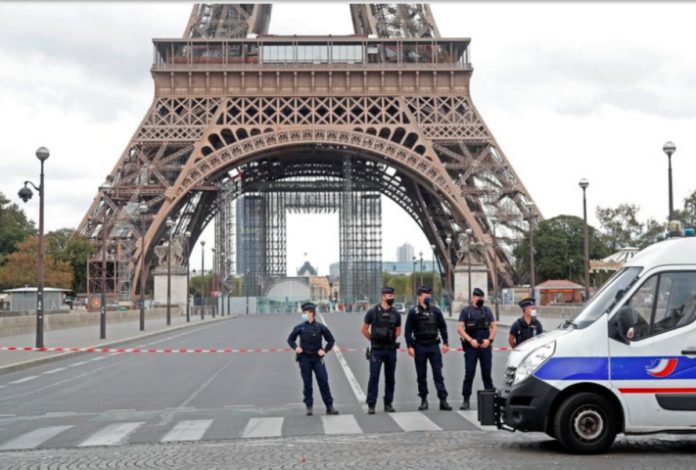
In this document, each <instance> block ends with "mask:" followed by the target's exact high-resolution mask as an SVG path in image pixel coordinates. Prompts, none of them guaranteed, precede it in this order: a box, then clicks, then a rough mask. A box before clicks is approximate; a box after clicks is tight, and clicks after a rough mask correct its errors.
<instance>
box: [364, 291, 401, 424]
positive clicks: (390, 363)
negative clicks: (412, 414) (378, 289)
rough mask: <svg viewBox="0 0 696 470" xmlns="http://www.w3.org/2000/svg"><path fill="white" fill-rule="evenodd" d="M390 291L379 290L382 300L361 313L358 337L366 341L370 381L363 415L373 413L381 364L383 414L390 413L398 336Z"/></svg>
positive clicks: (398, 321)
mask: <svg viewBox="0 0 696 470" xmlns="http://www.w3.org/2000/svg"><path fill="white" fill-rule="evenodd" d="M393 304H394V289H392V288H391V287H385V288H384V289H382V300H381V302H380V303H379V305H375V306H374V307H372V308H371V309H370V310H368V311H367V313H366V314H365V321H364V323H363V326H362V334H363V336H365V338H367V339H368V340H369V341H370V346H371V347H370V350H368V351H369V353H368V355H367V356H368V359H369V360H370V380H369V382H368V384H367V412H368V414H371V415H373V414H375V405H376V404H377V393H378V390H379V375H380V370H381V369H382V363H383V362H384V411H386V412H388V413H393V412H394V407H393V406H392V401H393V400H394V383H395V379H394V372H395V371H396V350H397V348H398V347H399V343H397V342H396V340H397V339H398V338H399V335H400V334H401V315H399V313H398V312H397V311H396V310H395V309H394V307H392V305H393Z"/></svg>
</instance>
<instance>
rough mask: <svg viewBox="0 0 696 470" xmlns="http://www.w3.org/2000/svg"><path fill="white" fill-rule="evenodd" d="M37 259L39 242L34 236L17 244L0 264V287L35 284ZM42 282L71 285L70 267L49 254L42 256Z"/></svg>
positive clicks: (51, 285) (66, 287)
mask: <svg viewBox="0 0 696 470" xmlns="http://www.w3.org/2000/svg"><path fill="white" fill-rule="evenodd" d="M38 261H39V242H38V238H37V237H36V236H32V237H30V238H29V239H28V240H27V241H24V242H21V243H19V244H18V245H17V250H16V251H14V252H13V253H10V254H9V255H7V258H6V260H5V264H3V265H2V266H0V289H10V288H13V287H24V286H36V280H37V269H38ZM44 284H45V285H46V286H47V287H60V288H63V289H70V288H71V287H72V268H71V267H70V264H69V263H67V262H65V261H58V260H56V259H55V258H54V257H53V256H51V255H50V254H48V253H46V255H45V257H44Z"/></svg>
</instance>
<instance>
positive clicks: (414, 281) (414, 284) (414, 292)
mask: <svg viewBox="0 0 696 470" xmlns="http://www.w3.org/2000/svg"><path fill="white" fill-rule="evenodd" d="M412 259H413V274H412V276H413V298H414V299H415V298H416V257H415V256H413V258H412Z"/></svg>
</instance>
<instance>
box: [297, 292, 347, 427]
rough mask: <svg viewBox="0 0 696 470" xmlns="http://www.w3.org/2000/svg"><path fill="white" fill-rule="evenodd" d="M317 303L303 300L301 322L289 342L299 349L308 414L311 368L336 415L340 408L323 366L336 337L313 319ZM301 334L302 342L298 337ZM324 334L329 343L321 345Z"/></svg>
mask: <svg viewBox="0 0 696 470" xmlns="http://www.w3.org/2000/svg"><path fill="white" fill-rule="evenodd" d="M316 309H317V308H316V306H315V305H314V304H313V303H311V302H307V303H305V304H302V312H303V313H302V319H303V320H304V321H303V322H302V323H300V324H299V325H297V326H296V327H295V328H294V329H293V330H292V333H290V336H288V344H289V345H290V347H291V348H292V349H294V350H295V352H296V353H297V360H298V362H299V363H300V373H301V374H302V382H303V383H304V403H305V405H306V406H307V416H312V405H313V404H314V399H313V397H312V395H313V390H312V372H314V375H316V377H317V383H318V384H319V391H320V392H321V398H322V400H324V405H326V414H327V415H337V414H338V411H336V409H334V407H333V397H332V396H331V389H329V375H328V374H327V373H326V367H325V366H324V359H323V358H324V356H325V355H326V353H328V352H329V351H331V348H333V346H334V342H335V341H334V337H333V335H332V334H331V332H330V331H329V329H328V328H327V327H326V326H325V325H322V324H321V323H318V322H316V321H315V320H314V315H315V313H316ZM298 336H299V337H300V345H299V346H298V345H297V343H296V341H297V337H298ZM322 337H323V338H324V339H325V340H326V345H325V346H324V347H322Z"/></svg>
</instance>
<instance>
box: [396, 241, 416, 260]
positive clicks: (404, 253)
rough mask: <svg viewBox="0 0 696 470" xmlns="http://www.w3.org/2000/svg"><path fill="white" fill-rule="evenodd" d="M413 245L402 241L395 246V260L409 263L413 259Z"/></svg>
mask: <svg viewBox="0 0 696 470" xmlns="http://www.w3.org/2000/svg"><path fill="white" fill-rule="evenodd" d="M413 256H414V255H413V245H411V244H410V243H404V244H403V245H401V246H399V247H397V248H396V261H397V262H399V263H410V262H412V261H413Z"/></svg>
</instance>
